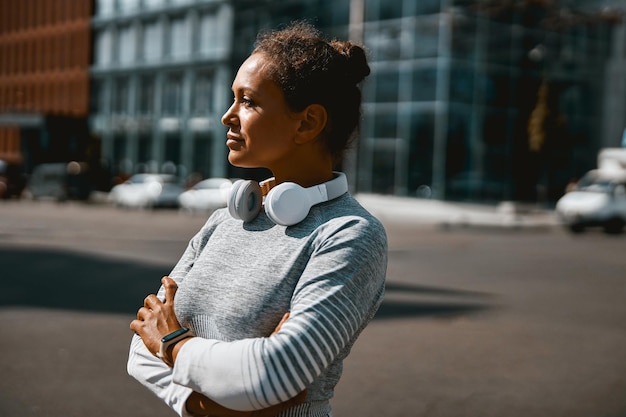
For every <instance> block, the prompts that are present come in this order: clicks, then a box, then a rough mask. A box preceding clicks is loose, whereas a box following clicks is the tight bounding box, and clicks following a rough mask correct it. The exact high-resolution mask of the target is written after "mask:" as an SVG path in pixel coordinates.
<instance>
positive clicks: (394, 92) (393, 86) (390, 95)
mask: <svg viewBox="0 0 626 417" xmlns="http://www.w3.org/2000/svg"><path fill="white" fill-rule="evenodd" d="M398 75H399V74H398V71H397V69H395V68H394V69H393V70H391V71H385V72H383V71H379V72H378V74H376V75H375V77H376V101H378V102H381V103H384V102H393V103H395V102H397V101H398V92H399V77H398Z"/></svg>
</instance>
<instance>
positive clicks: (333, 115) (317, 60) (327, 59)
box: [253, 22, 370, 163]
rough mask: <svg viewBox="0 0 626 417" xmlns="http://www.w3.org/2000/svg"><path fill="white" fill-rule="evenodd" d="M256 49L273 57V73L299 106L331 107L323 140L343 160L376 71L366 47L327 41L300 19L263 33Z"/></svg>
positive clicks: (287, 97) (291, 103)
mask: <svg viewBox="0 0 626 417" xmlns="http://www.w3.org/2000/svg"><path fill="white" fill-rule="evenodd" d="M253 53H262V54H265V55H266V56H267V57H269V58H270V65H269V67H268V72H267V75H268V77H269V78H270V79H271V80H272V81H274V82H275V83H276V84H277V85H278V86H279V87H280V88H281V89H282V91H283V93H284V95H285V100H286V102H287V105H288V106H289V107H290V108H291V109H292V110H293V111H302V110H304V109H305V108H306V107H307V106H309V105H311V104H320V105H322V106H323V107H324V108H325V109H326V112H327V114H328V121H327V124H326V127H325V129H324V131H323V140H324V141H325V144H326V146H327V148H328V150H329V151H330V153H331V155H332V156H333V158H334V160H335V161H336V162H337V163H338V162H340V161H341V159H342V157H343V153H344V151H345V150H346V149H347V147H348V146H349V145H350V143H351V141H352V139H353V137H354V136H355V135H354V133H355V132H356V130H357V127H358V124H359V120H360V118H361V90H360V87H359V84H360V83H361V82H362V81H363V80H364V79H365V77H366V76H367V75H369V73H370V68H369V65H368V64H367V57H366V55H365V51H364V50H363V48H361V47H360V46H357V45H355V44H352V43H350V42H348V41H338V40H333V41H330V42H329V41H326V40H325V39H323V38H322V35H321V32H319V31H318V30H317V29H315V28H314V27H313V26H312V25H310V24H308V23H305V22H295V23H292V24H291V25H290V26H288V27H287V28H285V29H282V30H278V31H272V32H266V33H261V34H259V36H258V38H257V41H256V43H255V48H254V50H253Z"/></svg>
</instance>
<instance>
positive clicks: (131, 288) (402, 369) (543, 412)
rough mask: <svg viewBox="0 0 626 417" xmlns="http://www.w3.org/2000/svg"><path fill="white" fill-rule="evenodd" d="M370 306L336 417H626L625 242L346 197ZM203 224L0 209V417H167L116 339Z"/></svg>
mask: <svg viewBox="0 0 626 417" xmlns="http://www.w3.org/2000/svg"><path fill="white" fill-rule="evenodd" d="M357 198H358V199H359V201H361V203H362V204H363V205H364V206H365V207H366V208H368V209H369V210H370V211H372V212H373V213H374V214H375V215H377V216H378V217H379V218H381V220H382V221H383V223H384V224H385V227H386V228H387V231H388V234H389V242H390V263H389V268H388V282H387V294H386V297H385V302H384V303H383V306H382V307H381V310H380V311H379V313H378V315H377V317H376V318H375V320H374V321H373V322H372V323H371V324H370V326H368V328H367V329H366V330H365V331H364V332H363V334H362V335H361V337H360V339H359V341H358V342H357V344H356V345H355V347H354V349H353V351H352V353H351V355H350V356H349V358H348V360H347V361H346V362H345V370H344V376H343V378H342V380H341V382H340V383H339V385H338V386H337V389H336V397H335V398H334V399H333V401H332V404H333V408H334V414H335V417H352V416H358V417H381V416H383V417H386V416H403V417H404V416H406V417H465V416H466V417H491V416H493V417H496V416H497V417H499V416H507V417H533V416H535V417H556V416H563V417H626V394H625V393H626V327H625V326H624V323H625V322H626V303H624V296H625V295H626V278H625V275H624V271H625V270H626V259H625V258H624V256H623V253H624V249H626V237H625V236H623V235H622V236H606V235H604V234H602V233H600V232H598V233H594V232H590V233H587V234H586V235H585V236H582V237H581V236H576V237H574V236H572V235H569V234H568V233H566V231H565V230H564V229H563V228H561V227H559V224H558V222H557V221H556V219H555V217H554V215H553V213H552V212H551V211H550V210H545V209H539V208H536V207H515V206H512V205H510V204H509V203H503V204H501V205H498V206H480V205H470V204H460V203H458V204H457V203H445V202H439V201H434V200H416V199H415V200H412V199H403V198H394V197H388V196H376V195H358V196H357ZM204 221H205V217H204V216H185V215H181V214H180V213H177V212H175V211H154V212H153V211H146V212H140V211H124V210H115V209H113V208H111V207H108V206H106V205H103V204H91V205H81V204H75V203H69V204H64V205H57V204H54V203H48V202H42V203H33V202H6V203H5V202H2V203H0V266H2V269H1V271H0V278H1V281H0V282H2V285H3V289H2V291H0V334H2V336H3V337H2V338H0V370H2V372H3V378H2V379H0V416H2V417H5V416H6V417H13V416H15V417H17V416H19V417H23V416H46V417H73V416H77V417H78V416H85V415H93V416H107V417H111V416H113V417H117V416H119V417H122V416H129V415H132V416H146V417H148V416H150V417H167V416H172V415H173V414H172V413H171V411H169V410H168V409H167V408H166V407H165V406H164V405H162V404H161V403H160V402H159V401H157V400H156V399H155V398H154V397H153V396H152V395H151V394H150V393H149V392H148V391H147V390H145V389H144V388H143V387H141V386H140V385H139V384H138V383H137V382H136V381H134V380H132V378H130V377H128V375H127V374H126V370H125V364H126V357H127V350H128V343H129V340H130V331H129V329H128V324H129V322H130V320H132V318H133V315H134V312H136V310H137V307H138V303H141V300H143V298H144V297H145V295H146V294H147V293H148V292H150V291H154V290H156V288H155V287H156V286H157V285H158V282H157V281H158V278H159V277H160V276H162V275H165V274H167V272H168V271H169V269H171V267H172V265H173V263H174V262H175V261H176V260H177V258H178V256H180V253H181V252H182V250H184V247H185V245H186V243H187V241H188V240H189V238H190V237H191V236H193V234H194V233H195V232H196V231H197V230H198V228H199V227H200V226H201V225H202V223H203V222H204Z"/></svg>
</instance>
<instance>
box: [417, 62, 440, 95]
mask: <svg viewBox="0 0 626 417" xmlns="http://www.w3.org/2000/svg"><path fill="white" fill-rule="evenodd" d="M436 96H437V69H436V68H417V69H415V70H414V72H413V97H412V98H413V100H414V101H434V100H435V98H436Z"/></svg>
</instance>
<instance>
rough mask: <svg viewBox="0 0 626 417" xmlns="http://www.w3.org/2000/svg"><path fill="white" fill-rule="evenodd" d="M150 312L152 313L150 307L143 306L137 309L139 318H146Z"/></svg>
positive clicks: (141, 319) (142, 319)
mask: <svg viewBox="0 0 626 417" xmlns="http://www.w3.org/2000/svg"><path fill="white" fill-rule="evenodd" d="M148 314H150V309H149V308H148V307H141V308H140V309H139V310H137V320H140V321H144V320H146V317H147V315H148Z"/></svg>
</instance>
